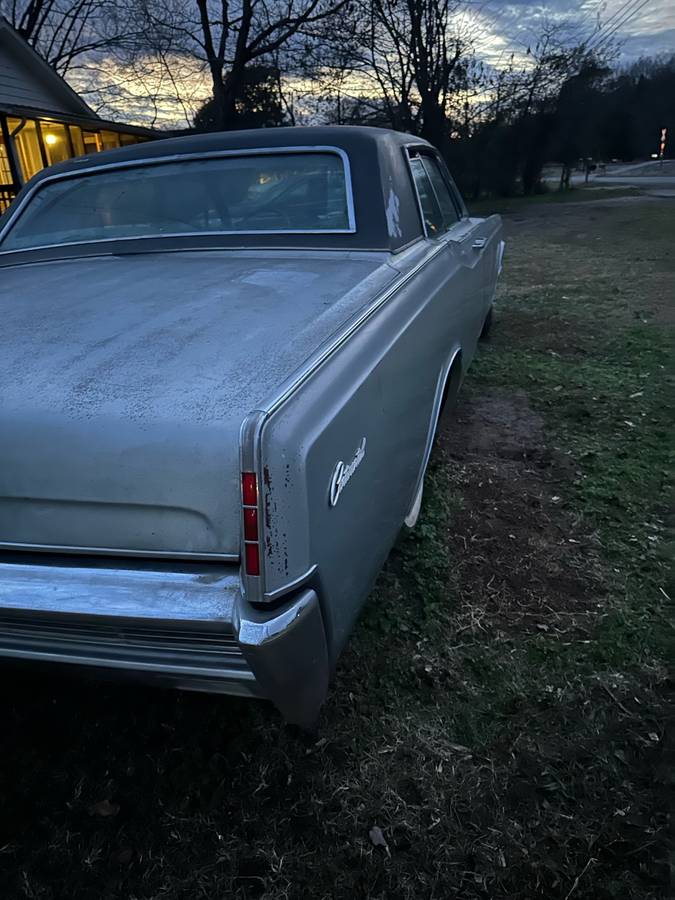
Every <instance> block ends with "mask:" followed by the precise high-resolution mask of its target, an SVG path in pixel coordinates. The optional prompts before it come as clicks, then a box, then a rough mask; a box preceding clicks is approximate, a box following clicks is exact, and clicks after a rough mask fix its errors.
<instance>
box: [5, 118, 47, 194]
mask: <svg viewBox="0 0 675 900" xmlns="http://www.w3.org/2000/svg"><path fill="white" fill-rule="evenodd" d="M7 125H8V126H9V133H10V135H11V137H12V138H13V140H14V146H15V147H16V151H17V155H18V157H19V165H20V167H21V174H22V176H23V180H24V181H28V179H29V178H32V177H33V175H36V174H37V173H38V172H39V171H40V170H41V169H43V168H44V162H43V160H42V153H41V152H40V141H39V139H38V131H37V123H36V122H34V121H33V120H32V119H13V118H8V119H7Z"/></svg>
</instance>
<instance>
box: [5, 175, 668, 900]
mask: <svg viewBox="0 0 675 900" xmlns="http://www.w3.org/2000/svg"><path fill="white" fill-rule="evenodd" d="M581 193H584V192H581ZM604 196H606V195H603V197H604ZM506 228H507V237H508V249H507V257H506V266H505V272H504V278H503V282H502V284H501V286H500V292H499V303H498V307H497V310H498V311H497V315H496V318H495V326H494V332H493V337H492V338H491V340H490V341H489V342H488V343H487V344H486V345H484V347H483V348H482V350H481V351H480V353H479V356H478V358H477V359H476V360H475V362H474V365H473V367H472V369H471V371H470V373H469V376H468V378H467V380H466V382H465V384H464V387H463V390H462V393H461V395H460V401H459V404H458V407H457V409H456V410H455V411H454V413H453V415H452V416H449V417H447V419H446V420H445V421H444V422H443V424H442V429H441V434H440V436H439V441H438V444H437V447H436V450H435V453H434V456H433V461H432V466H431V471H430V475H429V479H428V482H427V490H426V497H425V503H424V507H423V513H422V516H421V518H420V522H419V524H418V526H417V528H416V529H415V530H414V531H413V532H411V533H408V534H406V535H403V536H402V538H401V540H400V542H399V544H398V545H397V547H396V549H395V550H394V552H393V553H392V555H391V557H390V559H389V561H388V563H387V566H386V568H385V571H384V572H383V573H382V575H381V577H380V579H379V581H378V583H377V585H376V587H375V590H374V592H373V595H372V597H371V599H370V602H369V604H368V607H367V609H366V611H365V613H364V616H363V618H362V620H361V623H360V625H359V627H358V629H357V630H356V632H355V634H354V636H353V639H352V641H351V643H350V645H349V647H348V649H347V651H346V652H345V654H344V655H343V657H342V660H341V663H340V666H339V669H338V673H337V677H336V681H335V685H334V688H333V691H332V693H331V697H330V699H329V702H328V704H327V706H326V708H325V710H324V712H323V714H322V721H321V727H320V732H319V736H318V738H312V739H310V738H305V737H302V736H298V735H297V734H296V733H294V732H293V731H292V730H290V729H288V728H286V727H284V726H283V725H282V723H281V722H280V721H279V719H278V717H277V716H276V714H275V713H274V712H273V711H272V710H271V709H270V708H269V707H267V706H266V705H265V704H256V703H246V702H243V701H238V700H234V699H228V698H218V697H209V696H199V695H188V694H177V693H171V692H161V691H152V690H148V689H139V688H135V687H134V688H128V687H122V686H114V685H103V686H102V685H98V684H92V683H86V682H83V681H68V680H66V679H60V678H57V677H56V676H54V675H52V674H50V676H49V678H46V679H45V678H44V677H41V676H39V675H37V674H35V673H29V674H28V675H26V674H24V673H21V674H18V673H14V672H12V673H11V674H9V673H7V675H6V677H5V678H4V679H3V683H2V687H1V688H0V712H1V714H2V723H3V725H2V729H1V730H0V753H1V754H2V756H1V759H2V767H1V768H0V803H1V808H2V816H1V817H0V897H2V898H3V900H4V898H7V900H10V898H31V900H33V898H35V900H42V898H49V900H61V898H64V900H65V898H67V900H90V898H124V900H131V898H135V900H150V898H153V900H160V898H161V900H168V898H189V900H193V898H208V900H216V898H218V900H220V898H223V900H224V898H242V900H243V898H268V900H282V898H290V900H296V898H298V900H323V898H325V900H342V898H345V900H360V898H382V900H413V898H415V900H420V898H437V900H448V898H453V897H458V898H462V900H479V898H480V900H497V898H510V900H511V898H514V900H515V898H518V900H532V898H539V897H540V898H546V900H556V898H560V900H581V898H586V900H610V898H616V900H637V898H640V900H647V898H654V900H655V898H666V897H669V896H671V891H672V887H673V884H672V882H671V881H670V873H669V852H671V849H672V845H671V844H670V843H669V834H668V828H669V820H668V813H669V811H670V809H671V806H672V804H671V800H672V796H673V787H674V780H675V721H674V720H673V712H672V680H671V681H669V673H668V668H667V665H668V662H669V660H672V657H673V650H674V645H673V621H672V616H671V615H670V614H669V612H668V598H669V597H673V585H672V583H671V584H669V583H668V581H667V578H668V575H669V572H668V567H667V563H668V560H669V559H670V558H671V557H672V555H673V537H672V532H671V533H670V535H669V532H668V527H669V526H672V525H673V521H674V520H673V514H672V511H670V512H669V506H670V507H671V508H672V495H671V494H670V493H669V491H670V487H669V483H668V475H669V473H671V472H672V462H673V439H672V425H673V421H674V415H673V414H674V409H673V404H672V399H673V386H672V380H671V381H670V382H669V378H671V376H672V360H673V342H672V336H673V330H672V326H673V322H674V321H675V315H674V311H673V307H674V305H675V303H674V301H675V296H674V295H675V288H674V285H675V201H666V200H655V199H650V198H642V197H634V196H628V197H623V198H619V199H616V198H613V199H610V200H605V199H600V200H598V198H597V197H596V196H595V193H593V194H591V193H590V192H588V197H587V198H586V202H574V203H560V202H546V201H537V202H534V203H531V204H530V203H519V204H517V205H516V206H515V207H512V208H511V211H510V212H507V215H506ZM669 692H671V694H670V696H669Z"/></svg>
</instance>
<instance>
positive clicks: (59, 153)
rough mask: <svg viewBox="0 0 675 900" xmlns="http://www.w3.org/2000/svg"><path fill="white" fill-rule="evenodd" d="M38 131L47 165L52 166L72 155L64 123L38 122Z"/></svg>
mask: <svg viewBox="0 0 675 900" xmlns="http://www.w3.org/2000/svg"><path fill="white" fill-rule="evenodd" d="M40 131H41V132H42V141H43V143H44V145H45V153H46V154H47V164H48V165H50V166H53V165H55V164H56V163H60V162H64V161H65V160H67V159H70V158H71V157H72V155H73V154H72V153H71V150H70V139H69V137H68V132H67V131H66V126H65V125H61V124H60V123H59V122H40Z"/></svg>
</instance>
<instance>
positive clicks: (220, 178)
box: [0, 152, 353, 251]
mask: <svg viewBox="0 0 675 900" xmlns="http://www.w3.org/2000/svg"><path fill="white" fill-rule="evenodd" d="M352 230H353V223H352V222H351V221H350V216H349V206H348V200H347V179H346V174H345V167H344V164H343V162H342V158H341V157H340V156H338V155H337V154H336V153H330V152H311V153H298V152H293V153H272V154H256V155H253V154H252V155H248V156H236V157H234V156H227V157H219V158H218V159H201V160H197V159H195V160H189V161H184V162H171V163H156V164H155V163H153V164H152V165H143V166H131V167H129V168H125V169H117V170H112V171H111V170H109V171H100V172H94V173H91V174H88V175H82V176H77V177H68V178H64V179H63V180H59V181H55V182H52V183H51V184H50V183H47V184H45V185H44V186H43V187H41V188H39V189H38V191H37V193H36V194H35V195H34V196H33V198H32V199H31V200H30V201H29V203H28V205H27V206H26V207H25V209H24V211H23V212H22V213H21V215H20V216H19V218H18V219H17V220H16V221H15V223H14V224H13V226H12V227H11V228H10V229H9V231H8V233H7V234H6V236H5V237H4V238H3V239H2V241H0V250H2V251H4V250H25V249H30V248H31V247H43V246H47V245H51V246H53V245H54V244H67V243H81V242H88V241H102V240H103V241H105V240H117V239H121V238H135V237H151V236H161V235H181V234H209V233H230V234H256V233H265V232H267V233H282V234H283V233H289V232H290V233H292V232H324V231H325V232H335V231H352Z"/></svg>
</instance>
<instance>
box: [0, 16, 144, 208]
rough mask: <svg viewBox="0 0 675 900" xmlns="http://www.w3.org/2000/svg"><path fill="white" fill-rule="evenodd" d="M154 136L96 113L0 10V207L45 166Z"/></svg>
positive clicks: (4, 205) (5, 204)
mask: <svg viewBox="0 0 675 900" xmlns="http://www.w3.org/2000/svg"><path fill="white" fill-rule="evenodd" d="M158 136H159V135H158V134H157V132H153V131H152V130H151V129H148V128H139V127H136V126H133V125H121V124H119V123H118V122H107V121H104V120H103V119H101V118H99V116H97V115H96V113H95V112H94V111H93V110H92V109H90V108H89V107H88V106H87V104H86V103H85V102H84V100H83V99H82V98H81V97H80V96H78V94H76V93H75V91H74V90H73V89H72V88H71V87H70V86H69V85H68V84H67V83H66V82H65V81H64V80H63V78H61V76H60V75H58V74H57V73H56V72H55V71H54V70H53V69H52V68H51V67H50V66H48V65H47V63H46V62H45V61H44V60H43V59H42V57H40V56H39V55H38V54H37V53H36V52H35V50H33V48H32V47H31V46H30V45H29V44H27V43H26V41H24V39H23V38H22V37H21V36H20V35H19V34H18V33H17V32H16V31H15V30H14V28H12V26H11V25H10V24H9V22H8V21H7V20H6V19H4V18H3V17H2V16H0V213H2V212H3V211H4V210H5V209H6V208H7V207H8V206H9V204H10V202H11V201H12V199H13V198H14V196H15V195H16V193H17V192H18V190H19V189H20V187H21V186H22V185H23V184H25V182H26V181H28V179H29V178H32V176H33V175H35V174H36V172H39V171H40V170H41V169H43V168H45V166H50V165H53V164H54V163H57V162H62V161H63V160H65V159H71V158H72V157H74V156H82V155H84V154H87V153H97V152H99V151H100V150H110V149H112V148H114V147H124V146H126V145H127V144H136V143H139V142H140V141H147V140H151V139H152V138H153V137H158Z"/></svg>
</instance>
